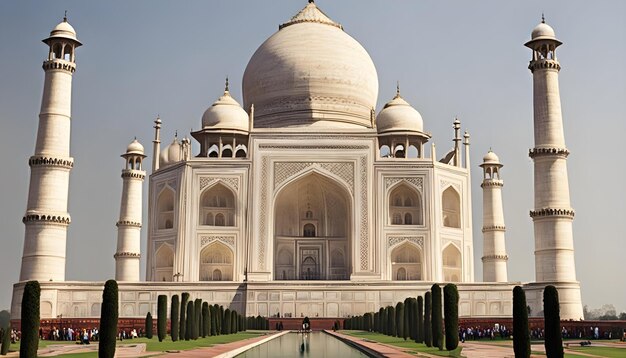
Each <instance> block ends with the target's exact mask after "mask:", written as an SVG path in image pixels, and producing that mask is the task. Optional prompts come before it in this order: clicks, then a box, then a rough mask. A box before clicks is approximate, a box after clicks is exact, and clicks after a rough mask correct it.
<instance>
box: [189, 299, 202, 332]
mask: <svg viewBox="0 0 626 358" xmlns="http://www.w3.org/2000/svg"><path fill="white" fill-rule="evenodd" d="M193 314H194V316H193V328H192V330H191V338H192V339H198V337H200V327H202V299H200V298H196V300H195V301H194V302H193Z"/></svg>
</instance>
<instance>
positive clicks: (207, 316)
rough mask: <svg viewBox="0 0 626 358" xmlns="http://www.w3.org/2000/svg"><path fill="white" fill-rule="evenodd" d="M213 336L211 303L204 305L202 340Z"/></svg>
mask: <svg viewBox="0 0 626 358" xmlns="http://www.w3.org/2000/svg"><path fill="white" fill-rule="evenodd" d="M209 334H211V313H210V312H209V303H208V302H203V303H202V338H206V336H208V335H209Z"/></svg>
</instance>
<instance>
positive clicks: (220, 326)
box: [217, 305, 261, 334]
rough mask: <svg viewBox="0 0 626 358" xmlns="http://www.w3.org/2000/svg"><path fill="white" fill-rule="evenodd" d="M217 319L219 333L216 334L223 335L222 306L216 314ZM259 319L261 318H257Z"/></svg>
mask: <svg viewBox="0 0 626 358" xmlns="http://www.w3.org/2000/svg"><path fill="white" fill-rule="evenodd" d="M217 317H218V319H219V321H220V322H219V324H218V327H219V328H220V329H219V331H218V332H219V333H218V334H223V333H224V306H222V305H220V306H219V313H218V315H217ZM259 317H261V316H259Z"/></svg>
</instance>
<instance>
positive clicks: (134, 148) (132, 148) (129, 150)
mask: <svg viewBox="0 0 626 358" xmlns="http://www.w3.org/2000/svg"><path fill="white" fill-rule="evenodd" d="M143 153H144V148H143V145H141V143H139V141H138V140H137V138H135V140H133V141H132V142H130V144H129V145H128V147H126V154H139V155H143Z"/></svg>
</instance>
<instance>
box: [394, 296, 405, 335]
mask: <svg viewBox="0 0 626 358" xmlns="http://www.w3.org/2000/svg"><path fill="white" fill-rule="evenodd" d="M396 337H398V338H404V303H402V302H398V303H396ZM405 339H406V338H405Z"/></svg>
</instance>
